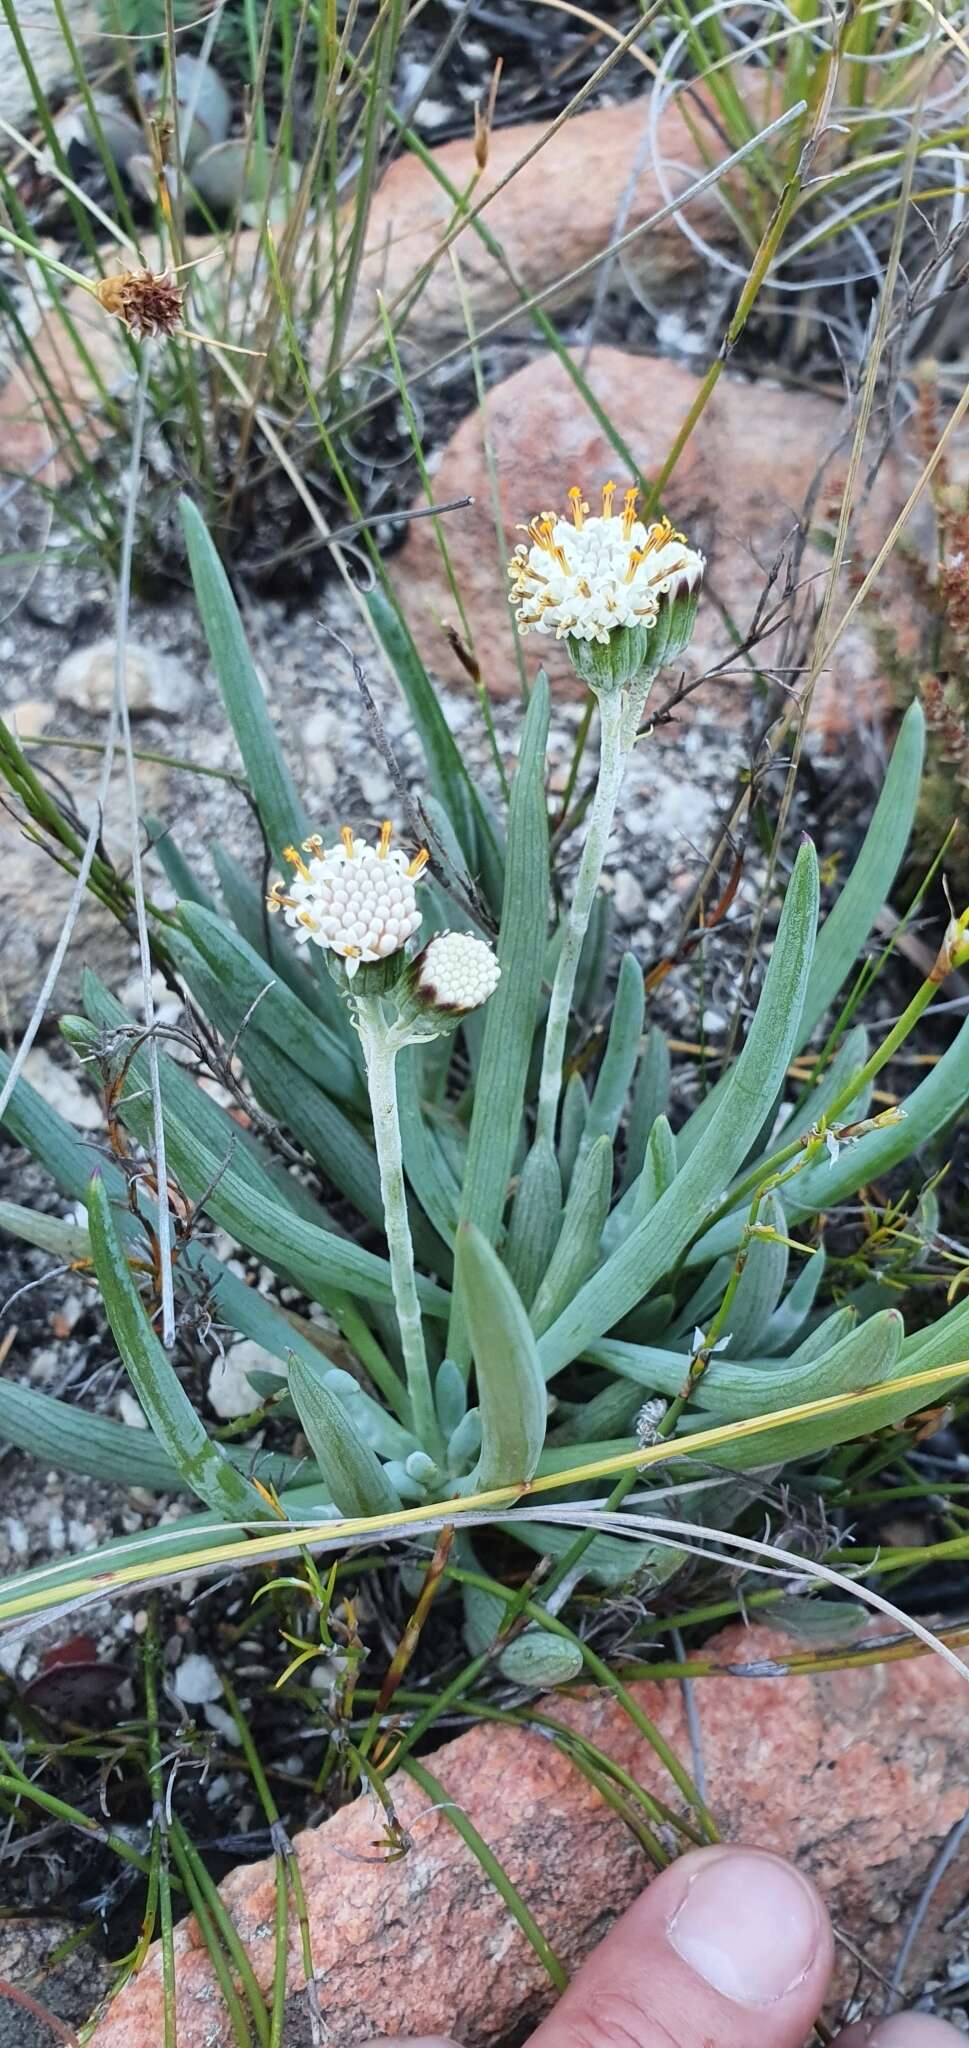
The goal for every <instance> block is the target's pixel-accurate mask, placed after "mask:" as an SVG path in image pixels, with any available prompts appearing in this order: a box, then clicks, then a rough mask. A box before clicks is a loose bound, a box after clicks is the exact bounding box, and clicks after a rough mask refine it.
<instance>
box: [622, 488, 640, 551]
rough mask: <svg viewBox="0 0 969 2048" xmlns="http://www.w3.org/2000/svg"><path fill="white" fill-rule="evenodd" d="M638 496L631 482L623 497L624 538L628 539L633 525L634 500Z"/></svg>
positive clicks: (634, 516) (634, 517)
mask: <svg viewBox="0 0 969 2048" xmlns="http://www.w3.org/2000/svg"><path fill="white" fill-rule="evenodd" d="M638 497H639V492H638V491H637V489H636V486H635V484H631V485H630V488H629V490H628V491H627V492H626V495H625V498H624V499H623V513H622V531H623V539H624V540H628V539H629V537H630V535H631V533H632V530H633V526H634V525H635V521H636V500H637V499H638Z"/></svg>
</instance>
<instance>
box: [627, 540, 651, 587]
mask: <svg viewBox="0 0 969 2048" xmlns="http://www.w3.org/2000/svg"><path fill="white" fill-rule="evenodd" d="M648 554H649V543H648V542H647V544H646V546H645V547H644V548H631V549H630V551H629V561H628V563H627V565H626V574H625V576H624V577H623V579H622V580H623V582H624V583H631V582H632V580H633V577H634V576H635V574H636V571H637V569H638V568H639V565H640V563H641V562H645V560H646V557H647V555H648Z"/></svg>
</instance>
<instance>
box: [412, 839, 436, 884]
mask: <svg viewBox="0 0 969 2048" xmlns="http://www.w3.org/2000/svg"><path fill="white" fill-rule="evenodd" d="M430 857H431V856H430V854H429V853H428V851H427V847H426V846H422V847H421V850H420V852H419V853H415V855H414V858H413V860H412V861H410V862H409V864H408V868H407V872H408V874H409V876H410V878H411V881H412V882H416V880H417V877H418V875H422V874H423V873H424V869H425V868H426V866H427V863H428V861H429V860H430Z"/></svg>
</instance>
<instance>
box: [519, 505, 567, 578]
mask: <svg viewBox="0 0 969 2048" xmlns="http://www.w3.org/2000/svg"><path fill="white" fill-rule="evenodd" d="M526 532H527V533H528V534H530V536H531V539H532V544H533V546H535V547H537V548H542V549H543V551H544V553H545V554H547V555H551V557H552V560H553V562H557V563H558V566H559V568H560V569H568V566H569V565H568V562H567V561H566V559H565V556H564V554H563V552H562V549H561V547H560V545H559V543H558V541H557V540H556V539H555V538H554V535H555V515H554V513H552V512H543V513H542V514H541V516H539V515H538V514H536V516H535V518H534V519H530V520H529V522H528V526H527V528H526Z"/></svg>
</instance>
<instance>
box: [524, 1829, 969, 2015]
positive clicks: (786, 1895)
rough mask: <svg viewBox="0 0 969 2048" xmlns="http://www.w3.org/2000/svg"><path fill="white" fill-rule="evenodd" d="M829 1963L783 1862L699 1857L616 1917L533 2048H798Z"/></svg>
mask: <svg viewBox="0 0 969 2048" xmlns="http://www.w3.org/2000/svg"><path fill="white" fill-rule="evenodd" d="M832 1958H833V1945H832V1940H831V1929H830V1926H829V1923H828V1916H827V1914H826V1912H825V1910H824V1907H823V1905H822V1903H821V1900H820V1899H819V1897H818V1894H817V1892H816V1891H815V1890H814V1887H813V1886H812V1885H810V1884H809V1883H808V1882H807V1880H806V1879H805V1878H803V1877H801V1876H800V1875H799V1873H798V1872H797V1871H795V1870H794V1869H793V1868H792V1866H791V1865H790V1864H789V1863H784V1862H782V1861H781V1859H780V1857H777V1856H768V1855H765V1854H763V1853H762V1852H760V1851H758V1850H753V1849H732V1848H722V1849H721V1848H716V1849H702V1850H698V1851H697V1852H696V1853H694V1854H691V1855H689V1856H684V1857H681V1859H680V1861H679V1862H678V1863H674V1864H672V1865H671V1867H670V1868H669V1869H668V1870H664V1871H663V1872H661V1874H660V1876H659V1877H657V1878H654V1880H653V1882H652V1884H651V1885H650V1886H649V1888H648V1889H647V1890H646V1891H645V1892H643V1893H642V1895H641V1897H640V1898H638V1899H637V1900H636V1902H635V1904H634V1905H632V1906H630V1908H629V1911H628V1912H627V1913H624V1914H623V1916H622V1919H621V1920H619V1921H617V1923H616V1926H615V1927H614V1928H613V1930H612V1932H611V1934H608V1935H607V1936H606V1939H605V1941H603V1942H601V1943H600V1945H599V1947H598V1948H597V1949H596V1950H594V1952H593V1954H592V1955H591V1956H590V1957H589V1959H588V1961H587V1962H585V1963H584V1964H583V1966H582V1968H581V1970H579V1971H578V1973H577V1975H576V1976H575V1978H574V1979H573V1981H572V1983H571V1984H570V1986H569V1988H568V1990H567V1991H566V1992H565V1993H564V1994H563V1996H562V1998H561V1999H560V2000H559V2003H558V2005H557V2006H556V2008H555V2011H554V2012H553V2013H551V2014H550V2015H549V2017H548V2019H547V2020H545V2021H544V2022H543V2024H542V2025H541V2026H540V2027H539V2028H538V2031H537V2032H536V2033H535V2034H533V2035H532V2037H531V2041H530V2042H529V2044H528V2048H709V2044H710V2043H711V2042H713V2041H715V2042H716V2044H717V2048H801V2044H802V2042H803V2041H804V2038H805V2035H806V2034H807V2033H808V2031H809V2030H810V2027H811V2025H812V2022H813V2021H814V2020H815V2019H816V2018H817V2015H818V2012H819V2011H820V2008H821V2004H822V2001H823V1999H824V1995H825V1991H826V1989H827V1985H828V1979H829V1977H830V1974H831V1964H832ZM890 2048H891V2044H890ZM915 2048H918V2044H915ZM927 2048H928V2044H927ZM933 2048H934V2044H933ZM950 2048H951V2044H950Z"/></svg>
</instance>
